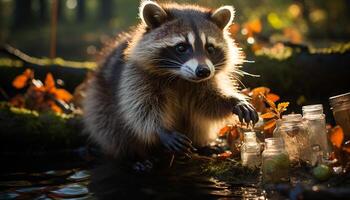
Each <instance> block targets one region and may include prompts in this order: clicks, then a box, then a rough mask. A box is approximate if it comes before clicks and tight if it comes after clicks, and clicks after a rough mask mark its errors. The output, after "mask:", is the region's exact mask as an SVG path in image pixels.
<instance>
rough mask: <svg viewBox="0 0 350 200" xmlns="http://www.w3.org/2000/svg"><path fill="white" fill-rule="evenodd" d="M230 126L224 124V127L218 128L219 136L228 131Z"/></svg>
mask: <svg viewBox="0 0 350 200" xmlns="http://www.w3.org/2000/svg"><path fill="white" fill-rule="evenodd" d="M230 129H231V127H230V126H228V125H226V126H225V127H223V128H222V129H220V131H219V136H220V137H222V136H225V135H226V134H227V133H228V132H229V131H230Z"/></svg>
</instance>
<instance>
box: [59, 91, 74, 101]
mask: <svg viewBox="0 0 350 200" xmlns="http://www.w3.org/2000/svg"><path fill="white" fill-rule="evenodd" d="M54 94H55V96H56V98H57V99H60V100H63V101H66V102H68V101H71V100H72V98H73V95H72V94H71V93H69V92H68V91H67V90H65V89H56V90H55V92H54Z"/></svg>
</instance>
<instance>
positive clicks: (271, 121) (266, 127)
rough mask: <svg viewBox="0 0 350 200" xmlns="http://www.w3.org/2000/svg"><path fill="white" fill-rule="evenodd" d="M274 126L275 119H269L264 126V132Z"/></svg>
mask: <svg viewBox="0 0 350 200" xmlns="http://www.w3.org/2000/svg"><path fill="white" fill-rule="evenodd" d="M275 125H276V119H271V120H270V121H268V122H266V123H265V124H264V130H265V131H267V130H269V129H271V128H273V127H274V126H275Z"/></svg>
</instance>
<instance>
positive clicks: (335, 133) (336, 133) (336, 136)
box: [330, 126, 344, 148]
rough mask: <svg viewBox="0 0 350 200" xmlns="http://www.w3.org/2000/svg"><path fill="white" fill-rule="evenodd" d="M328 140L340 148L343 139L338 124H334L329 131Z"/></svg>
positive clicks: (341, 130) (342, 133)
mask: <svg viewBox="0 0 350 200" xmlns="http://www.w3.org/2000/svg"><path fill="white" fill-rule="evenodd" d="M330 140H331V142H332V144H333V146H335V147H337V148H341V146H342V143H343V140H344V132H343V129H342V128H341V127H340V126H335V127H334V128H333V129H332V130H331V133H330Z"/></svg>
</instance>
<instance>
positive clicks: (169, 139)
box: [159, 131, 196, 155]
mask: <svg viewBox="0 0 350 200" xmlns="http://www.w3.org/2000/svg"><path fill="white" fill-rule="evenodd" d="M159 138H160V140H161V142H162V143H163V145H164V146H165V148H167V149H168V150H169V151H171V152H177V153H181V154H185V155H188V154H190V153H191V151H196V149H195V148H194V147H193V146H192V141H191V140H190V139H188V138H187V137H186V136H185V135H183V134H181V133H178V132H175V131H174V132H168V131H167V132H163V133H161V134H159Z"/></svg>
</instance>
